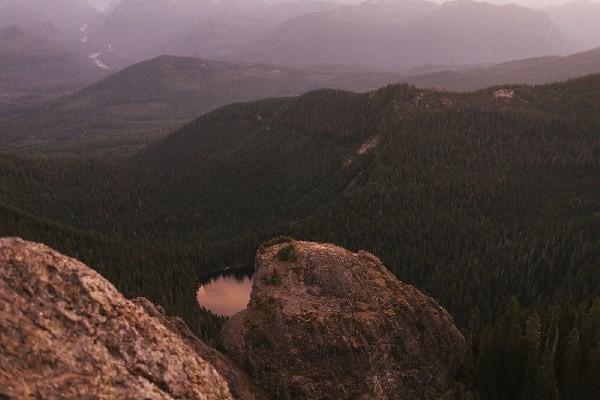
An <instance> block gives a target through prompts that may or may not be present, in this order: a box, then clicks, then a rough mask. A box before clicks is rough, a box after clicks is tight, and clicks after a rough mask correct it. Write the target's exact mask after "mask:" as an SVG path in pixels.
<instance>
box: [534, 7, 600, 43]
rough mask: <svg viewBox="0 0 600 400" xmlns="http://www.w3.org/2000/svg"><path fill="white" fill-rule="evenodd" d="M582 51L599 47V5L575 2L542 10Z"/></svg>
mask: <svg viewBox="0 0 600 400" xmlns="http://www.w3.org/2000/svg"><path fill="white" fill-rule="evenodd" d="M544 11H545V12H546V13H547V14H548V15H549V16H550V18H551V19H552V21H554V23H555V24H556V25H557V26H558V27H559V28H560V29H562V31H563V32H567V33H568V34H569V36H571V37H572V38H573V39H575V40H576V41H577V42H578V43H579V44H580V45H581V46H582V48H583V49H590V48H594V47H599V46H600V3H595V2H591V1H588V0H575V1H573V2H570V3H566V4H563V5H560V6H555V7H550V8H547V9H545V10H544Z"/></svg>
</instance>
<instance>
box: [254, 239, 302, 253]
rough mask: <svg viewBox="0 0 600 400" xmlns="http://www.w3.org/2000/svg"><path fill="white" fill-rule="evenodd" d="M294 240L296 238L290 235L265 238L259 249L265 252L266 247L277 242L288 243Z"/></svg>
mask: <svg viewBox="0 0 600 400" xmlns="http://www.w3.org/2000/svg"><path fill="white" fill-rule="evenodd" d="M293 241H294V239H293V238H291V237H289V236H276V237H274V238H272V239H269V240H265V241H264V242H262V243H261V245H260V247H259V251H260V252H261V253H262V252H264V250H265V249H267V248H269V247H271V246H275V245H276V244H280V243H288V242H293Z"/></svg>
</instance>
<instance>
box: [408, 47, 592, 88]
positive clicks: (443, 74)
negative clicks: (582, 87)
mask: <svg viewBox="0 0 600 400" xmlns="http://www.w3.org/2000/svg"><path fill="white" fill-rule="evenodd" d="M597 73H600V48H597V49H594V50H590V51H586V52H582V53H576V54H572V55H569V56H564V57H561V56H546V57H538V58H529V59H524V60H518V61H511V62H507V63H502V64H497V65H493V66H488V67H478V68H471V69H465V70H462V71H449V70H441V71H436V72H432V73H426V74H420V75H413V76H410V77H408V78H403V79H402V82H407V83H410V84H413V85H416V86H418V87H429V88H437V89H444V90H457V91H470V90H479V89H483V88H486V87H490V86H495V85H501V84H530V85H534V84H544V83H552V82H559V81H564V80H567V79H573V78H578V77H582V76H585V75H590V74H597Z"/></svg>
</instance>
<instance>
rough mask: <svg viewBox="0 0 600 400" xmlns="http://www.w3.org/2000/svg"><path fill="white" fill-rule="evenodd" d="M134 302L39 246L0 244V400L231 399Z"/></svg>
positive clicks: (195, 357)
mask: <svg viewBox="0 0 600 400" xmlns="http://www.w3.org/2000/svg"><path fill="white" fill-rule="evenodd" d="M139 302H140V301H139V300H138V302H133V301H129V300H127V299H125V298H124V297H123V296H122V295H121V294H120V293H119V292H118V291H117V290H116V289H115V288H114V287H113V286H112V285H111V284H110V283H109V282H107V281H106V280H105V279H104V278H102V277H101V276H100V275H98V274H97V273H96V272H94V271H93V270H91V269H90V268H88V267H87V266H85V265H84V264H82V263H80V262H79V261H76V260H74V259H71V258H68V257H66V256H64V255H61V254H59V253H57V252H55V251H53V250H51V249H50V248H48V247H46V246H44V245H41V244H35V243H29V242H25V241H23V240H20V239H13V238H8V239H0V321H1V323H0V398H9V399H13V398H14V399H27V398H43V399H58V398H60V399H83V398H93V399H202V400H228V399H232V396H231V394H230V391H229V387H228V384H227V383H226V382H225V380H224V379H223V377H222V376H221V375H220V374H219V373H218V372H217V371H216V370H215V368H214V367H213V366H212V365H211V364H210V363H209V362H208V361H206V360H205V359H204V358H203V357H201V356H200V355H199V354H198V353H197V352H196V351H194V350H193V348H192V347H191V346H190V345H189V343H187V342H186V340H185V339H184V338H182V337H181V336H180V335H178V334H176V333H175V332H173V331H172V330H171V329H169V328H168V327H167V326H165V324H164V323H163V322H161V320H160V318H157V316H156V315H154V316H153V315H151V314H150V313H148V312H147V311H146V309H145V307H143V306H142V305H140V303H139Z"/></svg>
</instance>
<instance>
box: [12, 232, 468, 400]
mask: <svg viewBox="0 0 600 400" xmlns="http://www.w3.org/2000/svg"><path fill="white" fill-rule="evenodd" d="M0 321H2V323H1V324H0V399H5V398H7V399H29V398H36V399H37V398H43V399H59V398H60V399H82V398H85V399H88V398H89V399H189V400H193V399H202V400H228V399H238V400H268V399H281V398H283V399H398V400H403V399H412V400H414V399H423V400H428V399H439V398H441V397H442V396H443V395H444V393H445V391H446V390H447V389H448V387H449V386H450V384H451V383H452V379H453V378H454V375H455V373H456V372H457V370H458V368H459V367H460V364H461V363H462V360H463V357H464V354H465V340H464V338H463V337H462V335H461V334H460V332H459V331H458V330H457V328H456V327H455V326H454V323H453V321H452V318H451V317H450V315H449V314H448V313H447V312H446V311H445V310H444V309H443V308H441V307H440V306H439V305H438V304H437V303H436V302H435V301H434V300H432V299H431V298H429V297H427V296H425V295H423V294H422V293H420V292H419V291H418V290H417V289H415V288H414V287H412V286H410V285H407V284H405V283H402V282H400V281H398V280H397V279H396V278H395V277H394V276H393V275H392V274H391V273H390V272H388V270H387V269H386V268H385V267H384V266H383V265H382V263H381V262H380V261H379V259H377V258H376V257H375V256H373V255H372V254H370V253H367V252H363V251H361V252H359V253H352V252H350V251H347V250H344V249H342V248H340V247H336V246H334V245H331V244H318V243H309V242H299V241H293V240H291V239H277V240H274V241H272V242H271V243H269V244H266V245H263V246H262V247H261V248H260V249H259V251H258V253H257V256H256V274H255V279H254V283H253V291H252V295H251V300H250V304H249V306H248V308H247V309H246V310H244V311H242V312H240V313H238V314H237V315H235V316H233V317H232V318H230V319H229V320H228V321H227V322H226V324H225V327H224V329H223V341H224V346H225V348H226V350H227V353H229V354H222V353H219V352H218V351H217V350H215V349H212V348H210V347H209V346H208V345H206V344H205V343H204V342H202V341H201V340H200V339H198V338H197V337H195V336H194V335H193V334H192V332H191V331H190V330H189V329H188V327H187V325H186V324H185V323H184V322H183V320H181V319H180V318H178V317H168V316H166V315H165V313H164V310H162V308H161V307H160V306H155V305H154V304H152V303H151V302H150V301H149V300H147V299H145V298H137V299H133V300H128V299H126V298H124V297H123V296H122V295H121V294H120V293H119V292H118V291H117V290H116V289H115V288H114V287H113V286H112V285H111V284H110V283H109V282H107V281H106V280H105V279H104V278H102V277H101V276H100V275H98V274H97V273H96V272H94V271H93V270H91V269H90V268H89V267H87V266H85V265H84V264H82V263H81V262H79V261H77V260H74V259H72V258H69V257H66V256H64V255H62V254H60V253H57V252H56V251H53V250H52V249H50V248H48V247H46V246H44V245H42V244H36V243H31V242H26V241H23V240H21V239H16V238H6V239H0Z"/></svg>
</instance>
